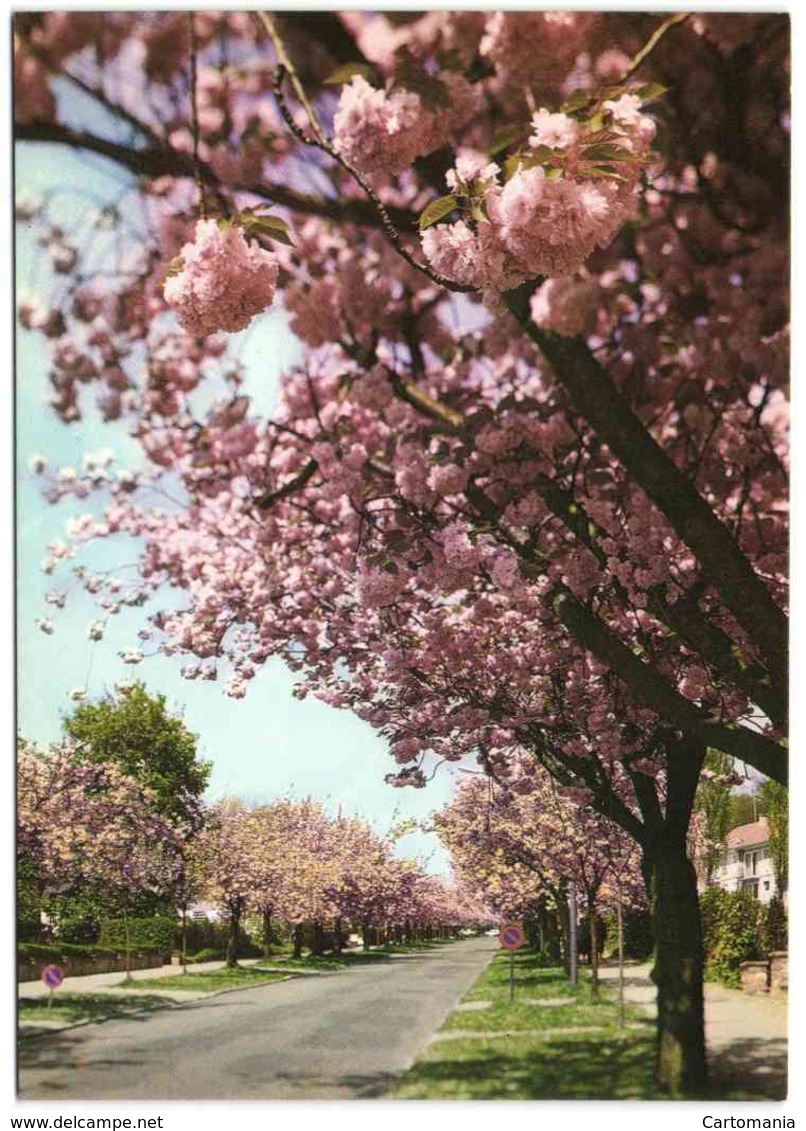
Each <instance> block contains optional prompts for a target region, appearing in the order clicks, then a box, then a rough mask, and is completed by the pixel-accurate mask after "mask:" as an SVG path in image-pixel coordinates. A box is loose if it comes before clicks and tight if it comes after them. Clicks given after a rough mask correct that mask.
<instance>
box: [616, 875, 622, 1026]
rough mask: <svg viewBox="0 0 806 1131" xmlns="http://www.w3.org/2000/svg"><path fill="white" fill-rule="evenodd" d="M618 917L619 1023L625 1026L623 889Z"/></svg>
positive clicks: (619, 898)
mask: <svg viewBox="0 0 806 1131" xmlns="http://www.w3.org/2000/svg"><path fill="white" fill-rule="evenodd" d="M616 915H617V917H618V1023H619V1028H620V1029H623V1028H624V916H623V913H622V910H621V890H619V895H618V903H617V904H616Z"/></svg>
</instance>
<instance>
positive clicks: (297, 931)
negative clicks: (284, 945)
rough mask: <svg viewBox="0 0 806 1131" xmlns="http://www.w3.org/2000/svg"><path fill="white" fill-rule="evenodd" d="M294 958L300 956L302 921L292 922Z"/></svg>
mask: <svg viewBox="0 0 806 1131" xmlns="http://www.w3.org/2000/svg"><path fill="white" fill-rule="evenodd" d="M293 943H294V958H302V923H295V924H294V933H293Z"/></svg>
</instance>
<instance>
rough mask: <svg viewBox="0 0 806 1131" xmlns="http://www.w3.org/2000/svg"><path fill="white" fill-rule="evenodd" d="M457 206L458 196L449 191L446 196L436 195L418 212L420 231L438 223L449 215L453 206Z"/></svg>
mask: <svg viewBox="0 0 806 1131" xmlns="http://www.w3.org/2000/svg"><path fill="white" fill-rule="evenodd" d="M458 206H459V198H458V197H456V196H454V195H453V193H449V194H448V195H447V196H438V197H437V199H436V200H432V201H431V203H430V204H429V205H427V206H426V207H425V208H424V209H423V211H422V213H421V214H420V231H421V232H424V231H425V230H426V228H431V227H433V225H434V224H438V223H439V222H440V220H444V219H445V217H446V216H449V215H450V214H451V212H453V211H454V209H455V208H457V207H458Z"/></svg>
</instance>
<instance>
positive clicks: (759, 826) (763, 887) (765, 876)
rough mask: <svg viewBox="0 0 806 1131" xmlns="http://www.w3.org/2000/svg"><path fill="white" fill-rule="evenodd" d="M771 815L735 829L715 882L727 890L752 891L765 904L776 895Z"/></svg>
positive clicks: (716, 885) (714, 884) (715, 872)
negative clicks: (770, 843) (770, 841)
mask: <svg viewBox="0 0 806 1131" xmlns="http://www.w3.org/2000/svg"><path fill="white" fill-rule="evenodd" d="M769 840H770V831H769V827H768V825H767V818H766V817H761V818H759V820H758V821H753V822H752V823H751V824H749V825H739V826H738V827H737V828H735V829H731V830H730V832H729V833H728V835H727V837H726V838H725V850H724V852H723V854H722V859H721V860H720V862H719V864H718V865H717V867H716V868H715V869H714V874H713V877H712V880H711V884H712V886H714V887H720V888H724V889H725V891H740V890H742V889H744V890H745V891H750V892H752V893H753V895H754V896H755V897H756V899H758V900H759V901H760V902H761V903H769V902H770V900H771V899H772V897H773V896H774V895H775V873H774V871H773V866H772V858H771V857H770V845H769Z"/></svg>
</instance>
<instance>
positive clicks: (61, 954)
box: [17, 942, 120, 962]
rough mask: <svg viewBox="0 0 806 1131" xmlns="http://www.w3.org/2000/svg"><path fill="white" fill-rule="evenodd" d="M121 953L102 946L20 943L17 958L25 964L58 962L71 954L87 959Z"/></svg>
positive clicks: (114, 955) (111, 956)
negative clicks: (37, 960)
mask: <svg viewBox="0 0 806 1131" xmlns="http://www.w3.org/2000/svg"><path fill="white" fill-rule="evenodd" d="M119 953H120V952H119V951H118V950H110V949H109V948H108V947H102V946H79V945H78V944H76V943H53V944H52V945H48V944H46V943H28V942H26V943H20V944H19V945H18V946H17V957H18V958H19V959H21V960H22V961H23V962H33V961H34V960H35V959H37V958H44V959H48V960H49V961H51V962H58V961H59V959H64V958H69V957H70V955H71V954H74V955H81V956H82V957H85V958H114V957H116V956H117V955H118V954H119Z"/></svg>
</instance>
